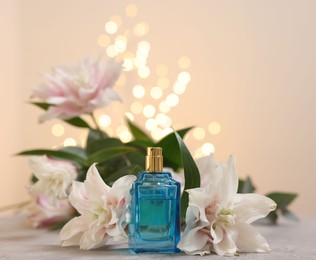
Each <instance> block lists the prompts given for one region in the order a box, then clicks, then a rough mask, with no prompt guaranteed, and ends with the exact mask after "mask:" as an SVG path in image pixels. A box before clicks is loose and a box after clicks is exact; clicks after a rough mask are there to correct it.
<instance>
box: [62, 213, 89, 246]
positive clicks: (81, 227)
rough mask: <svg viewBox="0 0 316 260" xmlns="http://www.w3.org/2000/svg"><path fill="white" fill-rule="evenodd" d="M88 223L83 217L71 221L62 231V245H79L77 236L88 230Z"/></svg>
mask: <svg viewBox="0 0 316 260" xmlns="http://www.w3.org/2000/svg"><path fill="white" fill-rule="evenodd" d="M86 223H87V222H86V221H85V220H84V218H83V217H82V216H80V217H75V218H73V219H71V220H70V221H69V222H68V223H67V224H66V225H65V226H64V227H63V228H62V230H61V231H60V234H59V237H60V240H61V245H62V246H67V245H78V244H79V243H78V242H79V241H78V238H77V237H76V236H77V235H78V234H80V233H82V232H83V231H85V230H86V229H87V224H86Z"/></svg>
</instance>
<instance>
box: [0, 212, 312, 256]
mask: <svg viewBox="0 0 316 260" xmlns="http://www.w3.org/2000/svg"><path fill="white" fill-rule="evenodd" d="M256 227H257V229H258V230H259V231H260V232H261V233H262V234H263V235H264V236H265V237H266V239H267V240H268V242H269V244H270V247H271V248H272V252H271V253H270V254H258V253H257V254H249V253H248V254H241V255H240V256H237V257H232V258H224V257H220V256H216V255H211V256H210V255H208V256H204V257H203V258H201V257H199V256H187V255H184V254H182V253H181V254H175V255H171V254H164V255H163V254H133V253H131V252H130V251H129V250H128V249H114V250H106V248H105V247H104V248H100V249H96V250H90V251H82V250H79V249H78V248H77V247H60V245H59V237H58V232H57V231H48V230H45V229H34V228H32V227H30V225H29V224H28V222H27V220H26V219H25V217H24V216H23V215H13V216H5V217H0V259H1V260H2V259H24V260H29V259H32V260H33V259H34V260H36V259H41V260H49V259H54V260H56V259H116V260H117V259H140V258H142V259H165V260H166V259H173V258H177V259H179V258H184V259H195V260H196V259H200V258H201V259H209V257H211V259H220V258H221V259H238V260H245V259H254V260H256V259H275V260H296V259H300V260H310V259H316V219H315V218H304V219H303V220H301V221H300V222H298V223H289V222H284V221H283V222H282V223H281V224H279V225H277V226H271V225H256Z"/></svg>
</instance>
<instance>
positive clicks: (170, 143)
mask: <svg viewBox="0 0 316 260" xmlns="http://www.w3.org/2000/svg"><path fill="white" fill-rule="evenodd" d="M192 128H193V127H188V128H184V129H181V130H178V131H177V133H178V135H179V136H180V138H181V139H182V138H183V137H184V136H185V135H186V134H187V133H188V132H189V131H190V130H191V129H192ZM155 146H158V147H161V148H162V150H163V151H164V166H166V167H170V168H172V169H173V170H174V171H178V170H179V169H180V168H182V167H183V163H182V158H181V153H180V148H179V143H178V140H177V137H176V136H175V134H174V133H170V134H169V135H167V136H165V137H164V138H163V139H161V140H160V141H159V142H158V143H157V144H156V145H155Z"/></svg>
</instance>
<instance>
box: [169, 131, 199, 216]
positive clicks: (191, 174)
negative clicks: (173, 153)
mask: <svg viewBox="0 0 316 260" xmlns="http://www.w3.org/2000/svg"><path fill="white" fill-rule="evenodd" d="M174 134H175V136H176V139H177V142H178V147H179V149H180V154H181V158H182V163H183V170H184V179H185V185H184V190H187V189H192V188H198V187H200V173H199V169H198V167H197V166H196V164H195V161H194V159H193V157H192V155H191V154H190V152H189V150H188V148H187V147H186V145H185V143H184V142H183V140H182V138H181V136H180V135H179V134H178V133H177V132H176V131H175V132H174ZM188 204H189V195H188V193H187V192H183V194H182V197H181V218H182V219H185V214H186V210H187V207H188Z"/></svg>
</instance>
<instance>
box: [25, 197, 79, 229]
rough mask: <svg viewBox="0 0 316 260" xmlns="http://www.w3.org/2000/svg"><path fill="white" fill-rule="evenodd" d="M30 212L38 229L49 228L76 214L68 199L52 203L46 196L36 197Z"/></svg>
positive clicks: (32, 221)
mask: <svg viewBox="0 0 316 260" xmlns="http://www.w3.org/2000/svg"><path fill="white" fill-rule="evenodd" d="M29 211H30V212H31V214H30V216H29V219H30V221H31V223H32V224H33V226H34V227H36V228H42V227H49V226H51V225H54V224H56V223H58V222H60V221H62V220H64V219H67V218H68V217H71V216H73V215H74V213H75V210H74V208H73V207H72V206H71V205H70V204H69V202H68V200H67V199H64V200H58V201H57V202H54V203H52V202H51V201H50V199H48V197H47V196H46V195H39V196H36V197H34V198H33V202H32V204H31V206H30V207H29Z"/></svg>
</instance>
